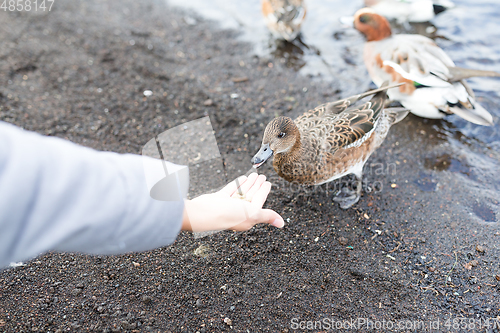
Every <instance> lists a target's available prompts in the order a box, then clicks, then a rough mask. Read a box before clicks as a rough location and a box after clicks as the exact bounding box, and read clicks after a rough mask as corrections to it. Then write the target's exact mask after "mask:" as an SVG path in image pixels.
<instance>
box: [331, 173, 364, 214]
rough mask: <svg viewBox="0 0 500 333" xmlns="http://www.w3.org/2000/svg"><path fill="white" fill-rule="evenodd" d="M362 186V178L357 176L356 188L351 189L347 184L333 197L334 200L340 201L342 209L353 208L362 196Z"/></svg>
mask: <svg viewBox="0 0 500 333" xmlns="http://www.w3.org/2000/svg"><path fill="white" fill-rule="evenodd" d="M361 187H362V182H361V178H358V177H356V181H355V184H354V189H350V188H349V187H347V186H345V187H342V188H341V189H340V191H338V192H337V194H336V195H335V197H333V201H335V202H338V203H339V205H340V208H342V209H348V208H351V206H352V205H354V204H355V203H356V202H358V201H359V198H360V197H361Z"/></svg>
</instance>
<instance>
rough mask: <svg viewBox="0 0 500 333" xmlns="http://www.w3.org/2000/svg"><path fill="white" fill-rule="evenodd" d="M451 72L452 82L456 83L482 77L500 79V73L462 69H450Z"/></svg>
mask: <svg viewBox="0 0 500 333" xmlns="http://www.w3.org/2000/svg"><path fill="white" fill-rule="evenodd" d="M448 69H449V71H450V75H451V78H450V81H452V82H456V81H460V80H463V79H468V78H470V77H476V76H482V77H500V73H498V72H495V71H483V70H479V69H469V68H461V67H448Z"/></svg>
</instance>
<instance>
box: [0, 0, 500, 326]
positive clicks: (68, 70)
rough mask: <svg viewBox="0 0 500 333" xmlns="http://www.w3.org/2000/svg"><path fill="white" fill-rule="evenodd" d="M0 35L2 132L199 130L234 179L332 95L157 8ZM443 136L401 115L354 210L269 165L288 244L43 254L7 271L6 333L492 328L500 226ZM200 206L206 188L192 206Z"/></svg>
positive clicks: (280, 237)
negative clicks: (199, 122) (267, 135)
mask: <svg viewBox="0 0 500 333" xmlns="http://www.w3.org/2000/svg"><path fill="white" fill-rule="evenodd" d="M0 22H2V28H1V29H0V119H1V120H2V121H7V122H10V123H13V124H16V125H18V126H21V127H23V128H25V129H27V130H32V131H36V132H38V133H41V134H45V135H53V136H58V137H61V138H65V139H67V140H70V141H73V142H75V143H78V144H81V145H84V146H88V147H92V148H95V149H99V150H106V151H115V152H119V153H125V152H127V153H140V149H141V147H142V146H143V145H144V144H145V143H146V142H147V141H149V140H150V139H151V138H153V137H154V136H155V135H156V134H159V133H161V132H163V131H165V130H167V129H169V128H172V127H174V126H176V125H180V124H182V123H184V122H186V121H190V120H194V119H198V118H200V117H203V116H205V115H209V116H210V119H211V122H212V125H213V126H214V130H215V135H216V138H217V142H218V144H219V150H220V152H221V154H222V157H223V160H224V162H225V166H224V170H222V174H223V176H224V177H225V178H226V179H228V180H229V179H233V178H234V177H235V176H237V175H239V174H242V173H245V172H246V171H247V170H248V169H249V167H250V163H249V160H250V158H251V156H252V155H253V154H254V153H255V152H256V151H257V150H258V147H259V146H260V140H261V137H262V133H263V129H264V127H265V125H266V124H267V122H268V121H269V120H270V119H272V118H273V117H275V116H276V115H288V116H291V117H294V116H296V115H298V114H300V113H301V112H303V111H305V110H307V109H310V108H313V107H315V106H316V105H318V104H320V103H323V102H325V101H329V100H335V99H338V98H339V97H342V92H338V91H336V90H335V89H332V85H330V84H328V83H322V82H320V81H317V80H315V81H311V80H310V79H309V78H307V77H303V76H301V75H299V74H297V73H296V72H295V71H294V70H293V69H291V68H288V67H287V66H286V65H284V64H282V63H281V62H280V61H276V60H275V59H274V58H272V57H263V56H254V55H252V52H251V50H252V47H251V46H250V45H248V44H245V43H243V42H240V41H237V38H236V37H237V33H236V32H234V31H230V30H220V29H218V28H217V27H216V26H215V25H214V24H213V23H211V22H207V21H204V20H202V19H200V18H196V19H195V22H193V21H192V14H190V16H187V15H186V14H185V13H183V12H180V11H178V10H176V9H172V8H169V7H167V6H166V5H165V4H164V3H163V2H161V1H143V2H141V4H138V2H134V1H130V0H126V1H114V0H113V1H106V2H99V1H85V2H70V1H62V0H60V1H56V3H55V4H54V7H53V9H52V11H51V12H50V13H45V14H44V13H33V12H31V13H9V12H7V13H6V12H3V11H0ZM148 89H149V90H152V91H153V95H152V96H150V97H145V96H144V95H143V92H144V91H145V90H148ZM232 94H237V97H235V98H233V97H234V96H235V95H233V97H231V95H232ZM443 126H449V125H446V124H443V122H439V121H429V120H423V119H420V118H417V117H414V116H409V117H407V118H406V119H405V120H404V121H403V122H401V123H399V124H397V125H396V126H395V127H394V128H392V129H391V132H390V133H389V136H388V138H387V140H386V142H385V143H384V144H383V146H382V147H381V148H380V149H379V150H378V151H377V152H376V153H375V154H374V155H373V156H372V157H371V159H370V161H369V162H368V164H367V166H366V168H365V173H366V175H365V181H366V182H367V183H368V184H369V185H372V188H374V191H372V192H369V193H367V192H365V193H364V195H363V197H362V198H361V200H360V201H359V203H358V204H356V205H355V206H354V207H353V208H352V209H349V210H346V211H344V210H341V209H340V208H339V207H338V205H337V204H335V203H334V202H333V201H332V196H333V194H334V189H335V186H334V185H332V186H330V187H326V186H322V187H319V188H303V187H293V186H290V185H288V184H287V183H285V182H283V181H281V180H279V179H278V177H277V176H276V174H275V173H274V171H273V170H272V169H271V167H270V165H269V163H268V164H267V165H265V166H264V167H263V168H262V172H263V173H265V174H266V175H267V176H268V178H269V179H270V180H271V181H272V182H273V183H274V184H275V187H274V188H273V191H272V193H271V195H270V196H269V200H268V202H267V204H266V205H267V207H268V208H272V209H274V210H276V211H278V212H279V213H280V214H282V216H283V217H284V218H285V221H287V224H286V226H285V228H284V229H282V230H277V229H274V228H272V227H268V226H258V227H256V228H254V229H252V230H250V231H248V232H245V233H234V232H229V231H228V232H221V233H217V234H215V235H212V236H210V237H206V238H201V239H194V238H193V236H192V235H190V234H188V233H182V234H181V235H180V236H179V238H178V240H177V241H176V242H175V243H174V244H173V245H172V246H169V247H166V248H161V249H157V250H154V251H150V252H145V253H131V254H127V255H121V256H112V257H105V256H89V255H80V254H70V253H49V254H46V255H43V256H41V257H39V258H36V259H34V260H32V261H30V262H28V263H26V265H25V266H22V267H17V268H11V269H8V270H5V271H3V272H0V331H1V332H28V331H30V332H63V331H71V332H87V331H91V332H121V331H124V332H132V331H137V332H148V331H152V332H197V331H199V332H229V331H235V332H291V331H293V328H294V327H295V326H293V323H300V322H306V321H320V320H323V319H325V318H328V319H331V322H333V323H334V324H335V322H341V321H342V322H343V321H346V320H354V321H355V322H358V323H362V321H361V322H359V321H358V320H359V319H366V320H368V319H369V320H372V321H374V322H375V321H380V322H381V321H382V320H385V321H386V322H388V321H391V322H393V323H397V322H401V323H405V321H412V322H413V321H417V322H419V321H423V322H424V324H425V327H423V328H420V329H418V331H419V332H425V331H430V330H431V329H430V326H429V322H430V321H434V322H436V321H437V320H439V321H440V325H441V326H440V329H438V330H434V331H453V327H449V326H448V327H446V326H444V325H445V324H446V320H447V319H451V320H453V319H455V318H473V319H474V320H475V321H474V325H476V326H475V327H472V328H477V329H475V331H485V327H484V326H483V327H482V328H480V327H479V325H480V324H481V323H480V322H479V319H487V318H497V317H498V316H500V304H499V301H498V297H499V296H500V281H499V279H500V266H499V265H500V260H499V255H500V248H499V243H500V228H499V225H498V222H492V223H488V222H481V221H484V220H488V219H490V220H491V219H495V216H494V213H492V212H491V211H489V210H488V207H486V206H485V205H484V204H483V203H482V202H481V200H479V199H480V198H481V197H480V196H477V198H479V199H478V200H476V201H474V200H473V199H471V197H472V198H474V196H475V194H474V193H473V192H472V193H471V191H470V190H469V188H468V187H467V186H466V182H467V179H468V177H469V176H470V174H474V170H470V169H469V168H468V167H467V165H466V163H463V162H461V160H460V156H458V157H456V156H448V155H447V151H448V150H449V144H448V143H447V141H446V140H445V138H443V137H442V131H440V130H439V129H440V128H442V127H443ZM200 170H201V171H198V173H199V174H200V179H202V178H203V170H206V178H208V177H212V176H213V174H214V171H213V170H212V169H209V168H205V169H204V168H203V166H201V167H200ZM207 189H208V187H207ZM203 190H205V187H204V184H203V182H201V180H200V181H199V182H197V183H196V188H193V189H192V191H191V193H196V192H197V191H201V192H202V191H203ZM480 190H481V189H477V191H480ZM497 204H498V202H497ZM465 206H469V207H471V208H470V210H467V209H464V207H465ZM491 214H493V217H492V216H490V215H491ZM482 216H483V217H484V219H482V218H478V217H482ZM226 318H228V319H226ZM294 318H296V319H294ZM303 325H306V324H303ZM409 325H411V324H409ZM407 327H408V326H407ZM469 327H470V326H469ZM498 327H499V326H497V328H496V330H497V331H498ZM491 328H493V326H491ZM311 331H315V332H316V331H326V328H325V326H323V328H322V329H315V330H311ZM352 331H366V328H363V327H357V328H356V329H352ZM383 331H399V332H401V331H412V330H411V329H403V330H401V329H396V328H392V329H389V328H388V327H386V329H384V330H383ZM459 331H461V330H459ZM494 331H495V330H493V332H494Z"/></svg>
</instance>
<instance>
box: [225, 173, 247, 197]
mask: <svg viewBox="0 0 500 333" xmlns="http://www.w3.org/2000/svg"><path fill="white" fill-rule="evenodd" d="M247 180H248V178H247V177H246V176H240V177H238V178H236V179H235V180H233V181H232V182H230V183H229V184H227V185H226V186H224V188H222V190H220V191H219V192H223V193H225V194H227V195H229V196H231V195H233V193H234V192H235V191H236V190H237V189H238V187H240V186H241V185H242V184H244V183H246V182H247Z"/></svg>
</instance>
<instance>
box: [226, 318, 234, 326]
mask: <svg viewBox="0 0 500 333" xmlns="http://www.w3.org/2000/svg"><path fill="white" fill-rule="evenodd" d="M224 322H225V323H226V324H227V325H228V326H233V321H232V320H231V319H229V318H227V317H226V318H224Z"/></svg>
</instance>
